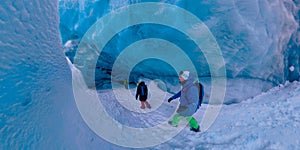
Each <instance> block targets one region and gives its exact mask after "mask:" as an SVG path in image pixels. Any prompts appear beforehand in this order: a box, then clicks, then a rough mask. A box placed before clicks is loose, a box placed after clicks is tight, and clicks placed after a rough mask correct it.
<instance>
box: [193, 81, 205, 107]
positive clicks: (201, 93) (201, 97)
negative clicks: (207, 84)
mask: <svg viewBox="0 0 300 150" xmlns="http://www.w3.org/2000/svg"><path fill="white" fill-rule="evenodd" d="M195 85H196V86H197V88H198V91H199V101H198V104H197V109H196V110H198V109H199V108H200V106H201V104H202V102H203V96H204V87H203V85H202V84H201V83H200V82H195Z"/></svg>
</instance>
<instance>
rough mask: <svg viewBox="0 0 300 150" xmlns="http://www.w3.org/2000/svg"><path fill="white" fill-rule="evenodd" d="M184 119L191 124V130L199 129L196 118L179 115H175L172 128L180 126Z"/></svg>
mask: <svg viewBox="0 0 300 150" xmlns="http://www.w3.org/2000/svg"><path fill="white" fill-rule="evenodd" d="M183 118H186V120H187V121H188V122H189V124H190V127H191V128H195V129H196V128H198V127H199V125H198V122H197V120H196V119H195V118H194V117H192V116H188V117H184V116H181V115H179V114H176V115H174V117H173V120H172V122H171V124H172V126H178V123H179V121H180V120H181V119H183Z"/></svg>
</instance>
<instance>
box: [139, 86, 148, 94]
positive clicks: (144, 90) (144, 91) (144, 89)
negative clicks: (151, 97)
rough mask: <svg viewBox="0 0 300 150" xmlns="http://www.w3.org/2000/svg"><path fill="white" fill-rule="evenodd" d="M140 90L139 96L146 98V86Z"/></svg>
mask: <svg viewBox="0 0 300 150" xmlns="http://www.w3.org/2000/svg"><path fill="white" fill-rule="evenodd" d="M140 88H141V91H140V92H141V93H140V96H146V95H147V87H146V85H141V86H140Z"/></svg>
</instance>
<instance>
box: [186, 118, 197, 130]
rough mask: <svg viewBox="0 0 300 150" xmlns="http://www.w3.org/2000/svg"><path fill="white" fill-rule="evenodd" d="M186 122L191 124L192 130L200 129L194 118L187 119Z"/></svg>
mask: <svg viewBox="0 0 300 150" xmlns="http://www.w3.org/2000/svg"><path fill="white" fill-rule="evenodd" d="M186 120H187V121H188V122H189V124H190V127H191V128H192V129H199V128H200V127H199V124H198V122H197V120H196V119H195V118H194V117H192V116H189V117H186Z"/></svg>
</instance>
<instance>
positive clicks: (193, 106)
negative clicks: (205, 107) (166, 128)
mask: <svg viewBox="0 0 300 150" xmlns="http://www.w3.org/2000/svg"><path fill="white" fill-rule="evenodd" d="M179 80H180V83H181V85H182V88H181V93H180V99H179V102H180V104H179V107H178V109H177V111H176V114H175V115H174V117H173V119H172V121H169V124H171V125H173V126H177V125H178V123H179V121H180V120H181V119H183V118H186V119H187V121H188V122H189V124H190V129H191V131H195V132H199V131H200V126H199V124H198V122H197V120H196V119H195V118H194V117H192V115H193V114H194V113H195V110H197V104H198V101H199V92H198V88H197V86H196V85H195V84H194V77H193V75H191V74H190V72H189V71H181V72H180V73H179ZM177 96H179V93H177V94H175V95H174V96H172V97H171V98H169V99H168V102H171V100H173V98H174V97H177Z"/></svg>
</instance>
